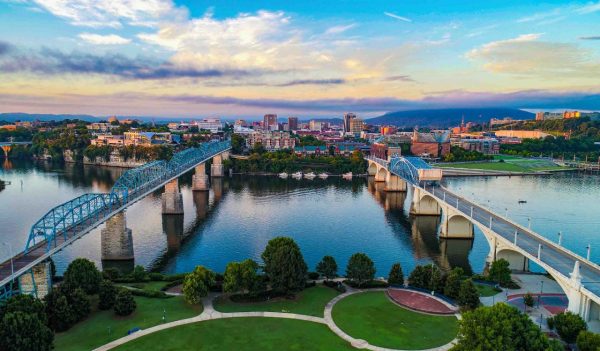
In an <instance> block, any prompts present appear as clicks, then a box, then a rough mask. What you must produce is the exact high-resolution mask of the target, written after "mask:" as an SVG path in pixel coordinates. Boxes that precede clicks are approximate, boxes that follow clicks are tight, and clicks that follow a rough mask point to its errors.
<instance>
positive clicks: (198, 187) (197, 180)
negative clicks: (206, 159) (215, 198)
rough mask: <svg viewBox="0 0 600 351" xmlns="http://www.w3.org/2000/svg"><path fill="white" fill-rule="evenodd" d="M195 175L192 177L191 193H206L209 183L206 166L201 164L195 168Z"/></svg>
mask: <svg viewBox="0 0 600 351" xmlns="http://www.w3.org/2000/svg"><path fill="white" fill-rule="evenodd" d="M195 171H196V173H195V174H194V175H193V176H192V190H193V191H208V190H209V187H210V182H209V180H208V175H207V174H206V166H205V164H204V163H201V164H199V165H197V166H196V168H195Z"/></svg>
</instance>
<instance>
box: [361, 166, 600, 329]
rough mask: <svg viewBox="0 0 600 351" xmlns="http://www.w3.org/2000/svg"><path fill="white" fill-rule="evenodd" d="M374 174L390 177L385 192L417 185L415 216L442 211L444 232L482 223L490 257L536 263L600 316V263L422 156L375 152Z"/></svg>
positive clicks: (586, 310) (457, 234)
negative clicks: (505, 211) (503, 210)
mask: <svg viewBox="0 0 600 351" xmlns="http://www.w3.org/2000/svg"><path fill="white" fill-rule="evenodd" d="M368 162H369V168H368V170H369V175H372V176H374V177H375V181H376V182H385V187H384V189H385V190H386V191H407V190H408V188H409V187H412V188H413V199H412V203H411V207H410V212H411V214H413V215H433V216H439V215H441V218H442V220H441V224H440V226H441V229H440V237H442V238H448V239H452V238H472V237H473V235H474V231H473V228H474V226H477V227H478V228H479V229H480V230H481V231H482V232H483V234H484V236H485V238H486V239H487V241H488V243H489V246H490V253H489V255H488V261H493V260H496V259H499V258H504V259H506V260H507V261H508V262H509V263H510V267H511V269H513V270H528V268H529V262H530V261H532V262H535V263H536V264H538V265H539V266H540V267H542V268H543V269H544V270H545V271H546V272H547V273H548V274H550V275H551V276H552V277H553V278H554V279H555V280H556V282H557V283H558V284H559V285H560V287H561V288H562V289H563V290H564V291H565V294H566V295H567V297H568V299H569V306H568V310H569V311H571V312H573V313H577V314H578V315H580V316H581V317H582V318H584V319H585V320H586V321H588V322H590V321H597V320H599V319H600V266H599V265H597V264H596V263H594V262H592V261H590V260H589V259H586V258H584V257H581V256H579V255H577V254H575V253H574V252H571V251H570V250H568V249H566V248H564V247H563V246H561V245H560V243H555V242H552V241H550V240H548V239H547V238H545V237H543V236H541V235H539V234H537V233H535V232H534V231H532V230H531V229H529V228H526V227H524V226H522V225H520V224H518V223H516V222H514V221H512V220H510V219H509V218H506V217H504V216H501V215H499V214H497V213H494V212H492V211H490V210H489V209H486V208H484V207H483V206H481V205H479V204H477V203H475V202H473V201H472V200H469V199H466V198H464V197H462V196H460V195H458V194H456V193H454V192H452V191H450V190H448V189H447V188H445V187H443V186H442V185H440V184H439V181H440V180H441V179H442V171H441V170H440V169H434V168H432V167H431V166H430V165H429V164H427V163H425V162H424V161H423V160H421V159H420V158H417V157H399V156H395V157H391V158H390V159H389V160H383V159H379V158H375V157H370V158H369V159H368Z"/></svg>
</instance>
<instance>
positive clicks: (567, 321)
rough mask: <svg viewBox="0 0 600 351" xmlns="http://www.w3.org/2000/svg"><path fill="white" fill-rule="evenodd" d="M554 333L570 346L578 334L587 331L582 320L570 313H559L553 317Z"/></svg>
mask: <svg viewBox="0 0 600 351" xmlns="http://www.w3.org/2000/svg"><path fill="white" fill-rule="evenodd" d="M553 319H554V327H555V328H556V333H558V335H559V336H560V338H561V339H563V340H564V341H565V342H566V343H567V344H572V343H574V342H575V341H576V340H577V335H579V333H580V332H582V331H585V330H587V324H585V321H584V320H583V318H581V317H579V316H578V315H576V314H575V313H572V312H570V311H569V312H561V313H559V314H557V315H555V316H554V317H553Z"/></svg>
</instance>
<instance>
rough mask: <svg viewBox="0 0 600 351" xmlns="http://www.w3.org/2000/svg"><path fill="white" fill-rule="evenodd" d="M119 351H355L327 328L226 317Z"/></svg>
mask: <svg viewBox="0 0 600 351" xmlns="http://www.w3.org/2000/svg"><path fill="white" fill-rule="evenodd" d="M115 350H118V351H134V350H135V351H138V350H144V351H154V350H156V351H158V350H160V351H168V350H173V351H175V350H177V351H180V350H184V351H185V350H194V351H196V350H236V351H246V350H248V351H250V350H277V351H279V350H323V351H336V350H354V349H353V348H352V347H351V346H350V345H349V344H348V343H347V342H345V341H344V340H342V339H340V338H339V337H338V336H337V335H335V334H334V333H333V332H332V331H330V330H329V328H327V326H326V325H323V324H319V323H313V322H306V321H299V320H292V319H281V318H226V319H217V320H212V321H205V322H200V323H193V324H188V325H184V326H180V327H176V328H171V329H168V330H164V331H160V332H157V333H153V334H150V335H147V336H144V337H142V338H139V339H136V340H133V341H131V342H128V343H127V344H124V345H122V346H120V347H118V348H116V349H115Z"/></svg>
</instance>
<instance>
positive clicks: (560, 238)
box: [558, 231, 562, 246]
mask: <svg viewBox="0 0 600 351" xmlns="http://www.w3.org/2000/svg"><path fill="white" fill-rule="evenodd" d="M561 244H562V231H560V232H558V246H561Z"/></svg>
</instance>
